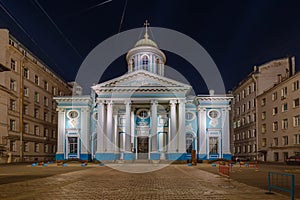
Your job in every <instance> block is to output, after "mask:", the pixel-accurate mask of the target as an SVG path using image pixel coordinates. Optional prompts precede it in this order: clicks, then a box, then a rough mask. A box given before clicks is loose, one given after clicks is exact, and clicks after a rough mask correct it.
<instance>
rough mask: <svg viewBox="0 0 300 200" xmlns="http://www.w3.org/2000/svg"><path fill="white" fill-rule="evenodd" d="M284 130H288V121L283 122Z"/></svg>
mask: <svg viewBox="0 0 300 200" xmlns="http://www.w3.org/2000/svg"><path fill="white" fill-rule="evenodd" d="M282 129H288V119H283V120H282Z"/></svg>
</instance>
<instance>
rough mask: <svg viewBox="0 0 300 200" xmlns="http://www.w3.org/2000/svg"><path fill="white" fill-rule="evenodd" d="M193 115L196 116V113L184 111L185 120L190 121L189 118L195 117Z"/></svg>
mask: <svg viewBox="0 0 300 200" xmlns="http://www.w3.org/2000/svg"><path fill="white" fill-rule="evenodd" d="M195 117H196V115H195V113H193V112H186V113H185V119H186V120H187V121H191V120H193V119H195Z"/></svg>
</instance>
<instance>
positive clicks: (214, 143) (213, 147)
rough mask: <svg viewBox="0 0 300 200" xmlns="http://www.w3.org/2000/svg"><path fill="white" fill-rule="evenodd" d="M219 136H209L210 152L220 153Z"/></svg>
mask: <svg viewBox="0 0 300 200" xmlns="http://www.w3.org/2000/svg"><path fill="white" fill-rule="evenodd" d="M218 149H219V138H218V137H210V138H209V153H210V154H218V153H219V150H218Z"/></svg>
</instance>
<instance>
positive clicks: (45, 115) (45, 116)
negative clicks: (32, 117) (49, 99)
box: [44, 112, 48, 121]
mask: <svg viewBox="0 0 300 200" xmlns="http://www.w3.org/2000/svg"><path fill="white" fill-rule="evenodd" d="M44 121H48V113H47V112H44Z"/></svg>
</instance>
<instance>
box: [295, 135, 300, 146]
mask: <svg viewBox="0 0 300 200" xmlns="http://www.w3.org/2000/svg"><path fill="white" fill-rule="evenodd" d="M294 144H300V134H296V135H294Z"/></svg>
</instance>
